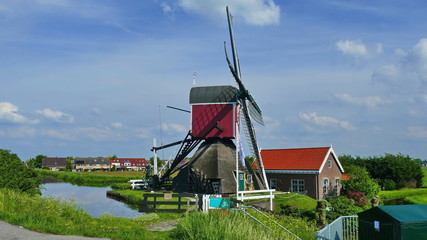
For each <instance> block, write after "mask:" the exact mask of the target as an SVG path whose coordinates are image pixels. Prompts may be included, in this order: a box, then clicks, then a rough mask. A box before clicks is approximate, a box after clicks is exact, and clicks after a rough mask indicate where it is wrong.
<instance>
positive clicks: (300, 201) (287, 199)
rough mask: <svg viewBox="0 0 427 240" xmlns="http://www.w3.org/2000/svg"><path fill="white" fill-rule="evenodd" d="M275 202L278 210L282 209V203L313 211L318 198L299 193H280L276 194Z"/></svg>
mask: <svg viewBox="0 0 427 240" xmlns="http://www.w3.org/2000/svg"><path fill="white" fill-rule="evenodd" d="M274 202H275V204H276V209H275V210H276V211H277V210H280V209H279V208H280V205H281V204H285V205H291V206H297V207H298V208H299V209H301V210H305V211H313V210H315V209H316V205H317V200H316V199H313V198H311V197H309V196H306V195H303V194H299V193H279V194H275V196H274Z"/></svg>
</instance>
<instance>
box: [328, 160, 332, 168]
mask: <svg viewBox="0 0 427 240" xmlns="http://www.w3.org/2000/svg"><path fill="white" fill-rule="evenodd" d="M328 168H332V160H328Z"/></svg>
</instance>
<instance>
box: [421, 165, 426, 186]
mask: <svg viewBox="0 0 427 240" xmlns="http://www.w3.org/2000/svg"><path fill="white" fill-rule="evenodd" d="M421 169H422V171H423V174H424V176H423V185H422V187H425V188H427V167H423V168H421Z"/></svg>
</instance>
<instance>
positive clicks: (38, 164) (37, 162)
mask: <svg viewBox="0 0 427 240" xmlns="http://www.w3.org/2000/svg"><path fill="white" fill-rule="evenodd" d="M44 158H46V156H45V155H41V154H39V155H37V156H36V157H35V158H30V159H28V160H27V161H25V163H26V164H27V166H28V167H31V168H42V161H43V159H44Z"/></svg>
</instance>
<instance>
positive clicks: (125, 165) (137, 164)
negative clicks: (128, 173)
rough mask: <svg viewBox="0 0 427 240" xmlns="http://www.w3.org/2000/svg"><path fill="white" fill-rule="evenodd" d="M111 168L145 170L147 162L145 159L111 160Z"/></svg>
mask: <svg viewBox="0 0 427 240" xmlns="http://www.w3.org/2000/svg"><path fill="white" fill-rule="evenodd" d="M110 163H111V166H115V167H116V170H135V171H142V170H145V167H146V166H147V164H148V163H147V160H146V159H145V158H116V159H112V160H110Z"/></svg>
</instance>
